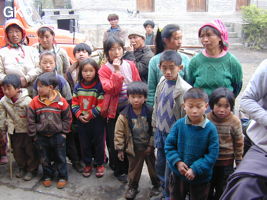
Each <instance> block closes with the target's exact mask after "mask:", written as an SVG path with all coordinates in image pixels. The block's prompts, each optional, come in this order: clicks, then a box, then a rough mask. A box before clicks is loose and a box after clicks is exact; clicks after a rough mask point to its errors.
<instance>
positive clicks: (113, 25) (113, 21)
mask: <svg viewBox="0 0 267 200" xmlns="http://www.w3.org/2000/svg"><path fill="white" fill-rule="evenodd" d="M109 23H110V26H111V27H112V28H116V27H117V26H118V23H119V20H118V19H110V20H109Z"/></svg>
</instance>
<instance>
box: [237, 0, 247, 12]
mask: <svg viewBox="0 0 267 200" xmlns="http://www.w3.org/2000/svg"><path fill="white" fill-rule="evenodd" d="M248 5H250V0H236V10H237V11H239V10H241V7H242V6H248Z"/></svg>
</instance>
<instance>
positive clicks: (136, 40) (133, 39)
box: [129, 35, 145, 49]
mask: <svg viewBox="0 0 267 200" xmlns="http://www.w3.org/2000/svg"><path fill="white" fill-rule="evenodd" d="M129 40H130V43H131V45H132V46H133V48H134V49H140V48H142V47H144V46H145V40H144V38H143V37H140V36H138V35H131V36H130V37H129Z"/></svg>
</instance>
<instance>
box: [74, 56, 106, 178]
mask: <svg viewBox="0 0 267 200" xmlns="http://www.w3.org/2000/svg"><path fill="white" fill-rule="evenodd" d="M78 80H79V82H78V83H77V84H76V85H75V87H74V91H73V98H72V111H73V113H74V115H75V116H76V118H77V119H78V120H77V121H78V122H77V125H78V133H79V139H80V145H81V153H82V159H83V162H84V163H85V167H84V169H83V176H84V177H89V176H90V175H91V173H92V169H93V168H92V156H93V155H92V154H93V153H94V164H96V177H98V178H100V177H102V176H103V175H104V172H105V168H104V165H103V163H104V155H105V154H104V151H105V141H104V125H105V123H104V119H103V118H102V117H101V116H100V113H101V110H102V105H103V99H104V91H103V89H102V85H101V83H100V81H99V78H98V65H97V63H96V62H95V61H94V60H93V59H91V58H88V59H86V60H84V61H82V62H81V63H80V68H79V74H78Z"/></svg>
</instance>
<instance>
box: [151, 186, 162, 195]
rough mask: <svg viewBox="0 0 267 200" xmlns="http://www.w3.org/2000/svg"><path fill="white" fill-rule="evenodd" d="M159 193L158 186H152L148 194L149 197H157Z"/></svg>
mask: <svg viewBox="0 0 267 200" xmlns="http://www.w3.org/2000/svg"><path fill="white" fill-rule="evenodd" d="M160 193H161V189H160V186H153V188H151V190H150V192H149V197H153V196H158V195H159V194H160Z"/></svg>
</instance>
